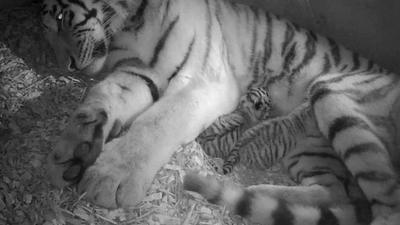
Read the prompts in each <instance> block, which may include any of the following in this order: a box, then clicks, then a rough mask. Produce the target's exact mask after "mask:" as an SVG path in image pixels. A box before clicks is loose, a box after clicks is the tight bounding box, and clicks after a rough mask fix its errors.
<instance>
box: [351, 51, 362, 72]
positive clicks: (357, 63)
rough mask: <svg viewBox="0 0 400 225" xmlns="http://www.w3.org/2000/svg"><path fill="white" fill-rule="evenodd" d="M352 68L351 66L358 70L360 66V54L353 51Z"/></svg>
mask: <svg viewBox="0 0 400 225" xmlns="http://www.w3.org/2000/svg"><path fill="white" fill-rule="evenodd" d="M353 63H354V65H353V68H351V70H358V69H359V68H360V56H359V55H358V54H357V53H355V52H353Z"/></svg>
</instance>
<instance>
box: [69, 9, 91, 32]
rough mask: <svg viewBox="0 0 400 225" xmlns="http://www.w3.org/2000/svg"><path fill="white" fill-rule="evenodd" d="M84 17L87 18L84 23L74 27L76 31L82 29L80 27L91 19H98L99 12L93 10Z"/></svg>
mask: <svg viewBox="0 0 400 225" xmlns="http://www.w3.org/2000/svg"><path fill="white" fill-rule="evenodd" d="M84 16H85V19H84V20H83V21H82V22H79V23H77V24H75V25H74V27H73V29H74V30H75V29H78V27H80V26H83V25H85V24H86V23H87V21H88V20H89V19H91V18H96V16H97V10H96V9H92V10H90V11H89V12H88V13H86V14H85V15H84Z"/></svg>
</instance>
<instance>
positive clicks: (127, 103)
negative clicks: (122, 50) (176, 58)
mask: <svg viewBox="0 0 400 225" xmlns="http://www.w3.org/2000/svg"><path fill="white" fill-rule="evenodd" d="M152 103H153V98H152V95H151V91H150V90H149V87H148V84H147V83H146V81H145V80H143V79H142V78H141V77H139V76H135V75H132V74H127V73H122V72H115V73H113V74H110V75H109V76H108V77H107V78H106V79H105V80H104V81H101V82H100V83H98V84H96V85H95V86H93V87H92V88H91V89H90V91H89V93H88V95H87V97H86V98H85V101H84V102H83V103H82V104H81V105H80V106H79V107H78V109H77V110H76V111H75V112H74V113H73V115H72V116H71V117H70V120H69V122H68V124H67V127H66V128H65V130H64V131H63V133H62V134H61V137H60V139H59V140H58V142H57V143H56V145H55V147H54V149H53V151H52V152H51V153H50V154H49V156H48V171H49V175H50V178H51V182H52V183H53V184H54V185H56V186H58V187H64V186H66V185H68V184H70V183H75V182H78V181H79V179H81V178H82V175H83V173H84V170H85V169H86V168H88V167H89V166H90V165H92V164H93V163H94V162H95V160H96V159H97V157H98V156H99V154H100V152H101V151H102V150H103V145H104V144H105V143H106V142H107V141H109V140H111V139H113V138H115V137H118V136H119V135H120V134H121V132H122V131H123V130H124V127H127V126H129V124H130V123H131V121H132V120H133V119H134V118H135V117H136V116H137V115H139V114H140V113H141V112H143V111H144V110H145V109H146V108H148V107H149V106H150V105H151V104H152Z"/></svg>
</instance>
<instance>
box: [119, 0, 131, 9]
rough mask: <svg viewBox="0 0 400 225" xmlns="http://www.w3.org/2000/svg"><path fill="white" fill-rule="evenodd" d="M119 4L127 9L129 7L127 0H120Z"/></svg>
mask: <svg viewBox="0 0 400 225" xmlns="http://www.w3.org/2000/svg"><path fill="white" fill-rule="evenodd" d="M118 5H120V6H121V8H123V9H127V8H128V7H129V6H128V3H127V2H126V1H118Z"/></svg>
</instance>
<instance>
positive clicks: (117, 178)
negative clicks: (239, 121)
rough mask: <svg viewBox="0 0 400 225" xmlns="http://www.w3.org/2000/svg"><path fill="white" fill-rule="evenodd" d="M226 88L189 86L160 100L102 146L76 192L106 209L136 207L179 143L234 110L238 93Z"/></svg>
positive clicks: (193, 136)
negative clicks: (103, 148)
mask: <svg viewBox="0 0 400 225" xmlns="http://www.w3.org/2000/svg"><path fill="white" fill-rule="evenodd" d="M226 86H227V85H226V84H223V85H209V84H205V85H200V86H199V85H197V84H194V85H189V86H187V87H185V88H184V89H182V90H181V91H177V92H175V91H174V93H173V94H167V95H166V96H163V97H162V98H161V99H160V100H159V101H158V102H156V103H155V104H153V105H152V106H151V107H150V108H149V109H148V110H146V112H144V113H143V114H141V115H140V116H139V117H138V118H137V119H136V120H135V121H134V122H133V123H132V126H131V128H130V129H129V131H128V132H127V134H125V135H124V136H121V137H120V138H116V139H114V140H113V141H111V142H110V143H109V144H106V145H105V150H104V152H103V153H102V154H101V155H100V157H99V158H98V160H97V161H96V163H95V164H94V165H93V166H91V167H90V168H88V170H87V171H86V172H85V174H84V177H83V179H82V181H81V182H80V183H79V185H78V189H79V191H80V192H86V195H85V196H86V198H87V199H88V200H90V201H92V202H94V203H95V204H97V205H101V206H104V207H108V208H115V207H127V206H133V205H135V204H137V203H138V202H139V201H140V200H142V199H143V197H144V196H145V194H146V191H147V189H148V187H149V186H150V184H151V182H152V181H153V178H154V176H155V174H156V172H157V171H158V170H159V169H160V168H161V167H162V166H163V165H164V164H165V163H167V162H168V160H169V159H170V156H171V155H172V154H173V152H174V151H176V149H178V147H179V146H180V145H183V144H185V143H187V142H190V141H192V140H194V139H195V138H196V136H197V135H198V134H199V133H200V132H201V131H202V130H203V129H204V128H205V127H207V126H209V125H210V124H211V123H212V122H213V121H214V120H215V119H216V118H217V117H218V116H220V115H222V114H224V113H228V112H230V111H231V110H233V108H234V107H235V106H236V99H235V95H237V94H235V93H234V92H235V90H232V86H230V89H228V88H229V87H226ZM228 90H229V91H228ZM227 93H228V94H227ZM212 96H213V97H212Z"/></svg>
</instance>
